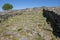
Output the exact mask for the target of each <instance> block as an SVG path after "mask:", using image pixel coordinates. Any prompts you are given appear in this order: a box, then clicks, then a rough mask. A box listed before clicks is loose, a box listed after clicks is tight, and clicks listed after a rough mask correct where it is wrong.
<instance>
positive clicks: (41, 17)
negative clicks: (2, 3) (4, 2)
mask: <svg viewBox="0 0 60 40" xmlns="http://www.w3.org/2000/svg"><path fill="white" fill-rule="evenodd" d="M44 9H45V10H43V8H42V7H41V8H38V7H37V8H27V9H23V10H16V11H8V12H0V40H60V37H59V36H58V35H57V36H56V35H55V34H54V33H53V31H54V29H53V28H52V26H51V25H52V24H51V21H49V20H48V21H49V22H47V19H48V18H47V17H46V16H49V19H51V20H52V23H53V24H55V22H53V21H55V19H54V18H56V17H55V15H53V14H52V12H50V11H53V12H55V14H57V15H60V11H59V10H60V8H56V7H54V8H53V7H50V8H48V7H46V8H44ZM45 14H46V15H45ZM50 14H52V16H51V15H50ZM50 16H51V17H50ZM53 17H54V18H53ZM57 18H58V19H59V18H60V16H57ZM57 18H56V19H57ZM58 19H57V20H58ZM59 20H60V19H59ZM57 23H58V24H60V21H58V22H57ZM54 27H55V26H54ZM58 28H60V25H59V26H58ZM55 31H56V30H55ZM55 31H54V32H55ZM58 31H59V32H60V30H58ZM59 32H58V33H59ZM55 33H56V32H55Z"/></svg>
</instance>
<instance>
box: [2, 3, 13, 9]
mask: <svg viewBox="0 0 60 40" xmlns="http://www.w3.org/2000/svg"><path fill="white" fill-rule="evenodd" d="M12 8H13V5H11V4H9V3H6V4H4V5H3V6H2V9H3V10H10V9H12Z"/></svg>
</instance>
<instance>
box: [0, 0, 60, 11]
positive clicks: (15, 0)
mask: <svg viewBox="0 0 60 40" xmlns="http://www.w3.org/2000/svg"><path fill="white" fill-rule="evenodd" d="M5 3H10V4H12V5H13V7H14V8H13V10H18V9H25V8H33V7H42V6H48V7H54V6H60V0H0V11H2V6H3V5H4V4H5Z"/></svg>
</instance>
